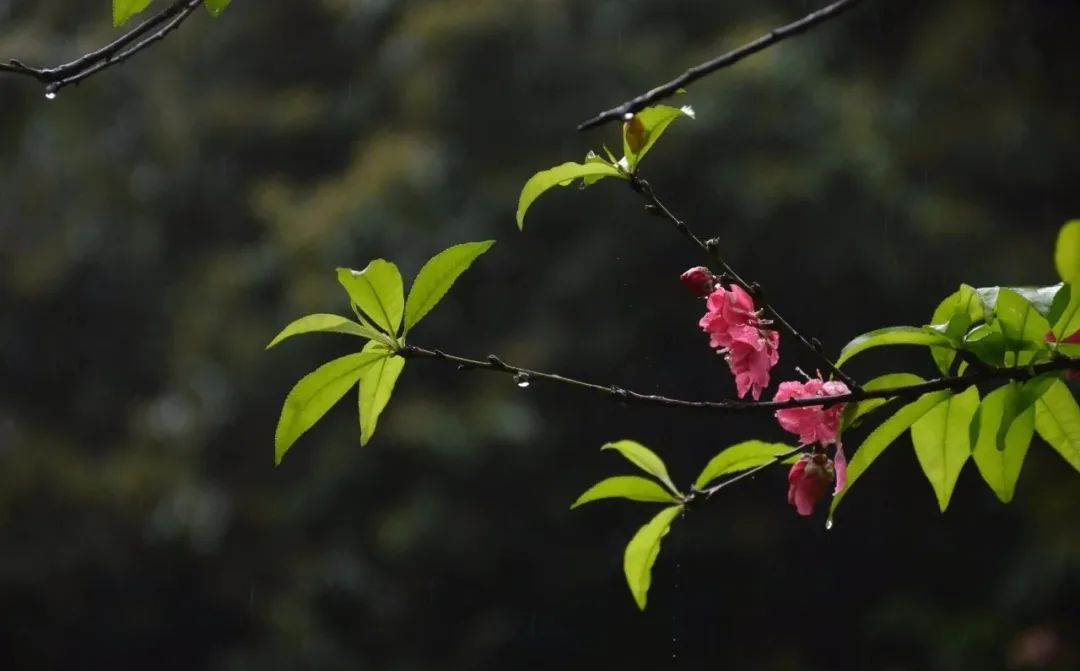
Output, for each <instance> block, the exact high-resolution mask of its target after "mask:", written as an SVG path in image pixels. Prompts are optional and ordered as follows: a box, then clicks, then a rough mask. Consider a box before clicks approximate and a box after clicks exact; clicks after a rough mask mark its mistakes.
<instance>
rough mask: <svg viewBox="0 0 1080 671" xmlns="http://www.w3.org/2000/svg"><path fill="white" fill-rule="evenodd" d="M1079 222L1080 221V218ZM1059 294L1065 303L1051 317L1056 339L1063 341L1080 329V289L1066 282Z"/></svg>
mask: <svg viewBox="0 0 1080 671" xmlns="http://www.w3.org/2000/svg"><path fill="white" fill-rule="evenodd" d="M1077 223H1080V220H1078V222H1077ZM1077 286H1080V285H1077ZM1058 296H1059V297H1061V296H1064V297H1065V300H1063V301H1057V302H1060V303H1063V304H1062V305H1061V306H1060V307H1061V309H1060V310H1059V311H1057V314H1054V311H1052V312H1051V317H1052V318H1053V322H1052V323H1053V324H1054V327H1053V331H1054V339H1055V340H1056V341H1057V342H1061V341H1062V340H1065V339H1066V338H1068V337H1069V336H1071V335H1072V334H1074V333H1076V332H1077V331H1080V289H1078V290H1077V291H1073V285H1072V284H1066V285H1065V286H1064V287H1062V289H1061V291H1059V292H1058Z"/></svg>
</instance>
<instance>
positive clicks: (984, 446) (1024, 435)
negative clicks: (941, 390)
mask: <svg viewBox="0 0 1080 671" xmlns="http://www.w3.org/2000/svg"><path fill="white" fill-rule="evenodd" d="M1020 395H1021V390H1020V385H1019V384H1017V383H1016V382H1012V381H1010V382H1009V383H1008V384H1005V385H1003V386H1001V387H998V388H997V389H995V390H994V391H992V392H990V393H989V394H987V395H986V398H984V399H983V402H982V404H981V405H980V406H979V411H978V412H977V413H976V414H975V418H974V419H973V420H972V429H973V430H972V433H975V434H976V435H977V436H978V437H977V438H976V440H975V449H974V450H973V451H972V456H973V458H974V460H975V466H976V467H977V468H978V469H979V474H980V475H982V478H983V480H984V481H985V482H986V484H988V485H990V489H991V490H993V492H994V494H995V495H996V496H997V497H998V498H999V499H1001V502H1002V503H1008V502H1009V501H1012V498H1013V494H1014V493H1015V491H1016V481H1017V480H1018V479H1019V478H1020V470H1021V469H1022V468H1023V466H1024V458H1025V457H1026V456H1027V452H1028V447H1030V446H1031V438H1032V436H1033V435H1034V433H1035V408H1034V406H1032V405H1028V406H1027V408H1026V409H1024V410H1023V411H1022V412H1020V414H1018V415H1016V416H1015V417H1014V418H1013V419H1012V421H1011V422H1010V423H1009V424H1007V425H1006V424H1005V421H1004V420H1005V414H1006V413H1005V410H1006V408H1007V407H1008V406H1015V405H1018V404H1020V398H1019V397H1020ZM1003 429H1004V431H1003Z"/></svg>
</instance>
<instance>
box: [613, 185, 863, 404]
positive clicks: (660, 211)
mask: <svg viewBox="0 0 1080 671" xmlns="http://www.w3.org/2000/svg"><path fill="white" fill-rule="evenodd" d="M630 186H631V187H632V188H633V189H634V191H637V192H638V193H640V194H641V195H642V197H644V198H645V201H646V203H645V205H646V208H647V209H648V211H649V212H650V213H652V214H655V215H656V216H659V217H663V218H664V219H667V220H668V221H670V222H671V223H672V224H674V226H675V229H676V230H678V231H679V233H681V234H682V235H683V237H685V238H687V239H688V240H690V241H691V242H693V243H694V244H695V245H697V246H698V247H699V248H700V249H701V250H702V251H703V252H705V253H706V254H707V255H708V256H709V258H710V259H711V260H712V261H713V263H715V264H716V265H717V266H718V267H719V268H720V270H721V272H722V273H723V274H724V275H726V276H727V278H728V279H729V280H730V281H731V282H734V283H735V284H737V285H739V286H740V287H742V288H743V289H744V290H745V291H746V292H747V293H749V294H750V295H751V296H753V297H754V300H755V301H756V302H757V303H758V305H760V306H761V308H762V309H763V310H764V311H765V312H766V313H768V315H769V316H770V317H771V318H772V320H773V321H774V322H775V323H776V324H777V326H779V327H780V328H781V329H782V330H783V331H785V332H786V333H787V334H788V335H790V336H792V337H793V338H795V339H796V340H798V341H799V342H800V343H801V344H802V345H803V346H804V347H805V348H806V349H808V350H810V352H812V353H813V354H814V356H816V357H817V358H818V360H820V361H821V363H822V365H824V366H825V368H827V369H828V370H829V372H831V373H832V374H833V375H835V376H836V377H837V379H840V380H843V382H844V384H846V385H847V386H848V388H850V389H858V388H859V384H858V383H857V382H856V381H855V380H854V379H853V378H852V377H851V376H850V375H848V374H847V373H845V372H844V371H842V370H840V368H839V367H837V365H836V363H835V362H833V360H832V359H830V358H829V356H828V355H827V354H826V353H825V348H824V347H823V346H822V344H821V341H819V340H818V339H817V338H807V337H806V336H804V335H803V334H802V333H800V332H799V331H798V330H796V329H795V327H794V326H792V325H791V323H790V322H788V320H786V319H784V317H783V315H781V314H780V312H779V311H778V310H777V309H776V306H775V305H773V304H772V303H770V302H769V301H768V300H767V299H766V297H765V292H764V290H763V289H762V288H761V285H759V284H757V283H756V282H748V281H746V280H745V279H743V278H742V276H740V275H739V273H737V272H735V269H734V268H732V267H731V266H730V265H729V264H728V263H727V261H725V260H724V258H723V255H722V254H721V252H720V245H719V242H718V241H717V240H702V239H701V238H699V237H698V236H697V235H696V234H695V233H694V232H693V231H692V230H690V227H689V226H687V224H686V222H685V221H683V220H682V219H679V218H678V217H676V216H675V215H674V214H673V213H672V211H671V210H669V209H668V207H667V206H666V205H664V203H663V202H661V200H660V199H659V198H658V197H657V195H656V192H655V191H653V189H652V186H650V185H649V183H648V182H646V181H645V180H644V179H642V178H641V177H639V176H637V175H634V176H633V177H632V178H631V180H630Z"/></svg>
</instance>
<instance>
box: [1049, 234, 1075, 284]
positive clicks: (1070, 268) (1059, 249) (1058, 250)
mask: <svg viewBox="0 0 1080 671" xmlns="http://www.w3.org/2000/svg"><path fill="white" fill-rule="evenodd" d="M1054 266H1055V267H1056V268H1057V272H1058V276H1059V277H1060V278H1061V279H1062V280H1064V281H1065V282H1069V283H1073V284H1075V283H1076V281H1077V280H1078V279H1080V219H1073V220H1072V221H1069V222H1066V223H1065V225H1064V226H1062V227H1061V230H1060V231H1058V238H1057V244H1056V245H1055V246H1054Z"/></svg>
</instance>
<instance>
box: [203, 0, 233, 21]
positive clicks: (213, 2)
mask: <svg viewBox="0 0 1080 671" xmlns="http://www.w3.org/2000/svg"><path fill="white" fill-rule="evenodd" d="M231 2H232V0H206V1H205V3H204V4H205V5H206V11H208V12H210V16H212V17H214V18H215V19H216V18H217V17H219V16H221V13H222V12H224V11H225V9H226V8H227V7H228V6H229V3H231Z"/></svg>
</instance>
